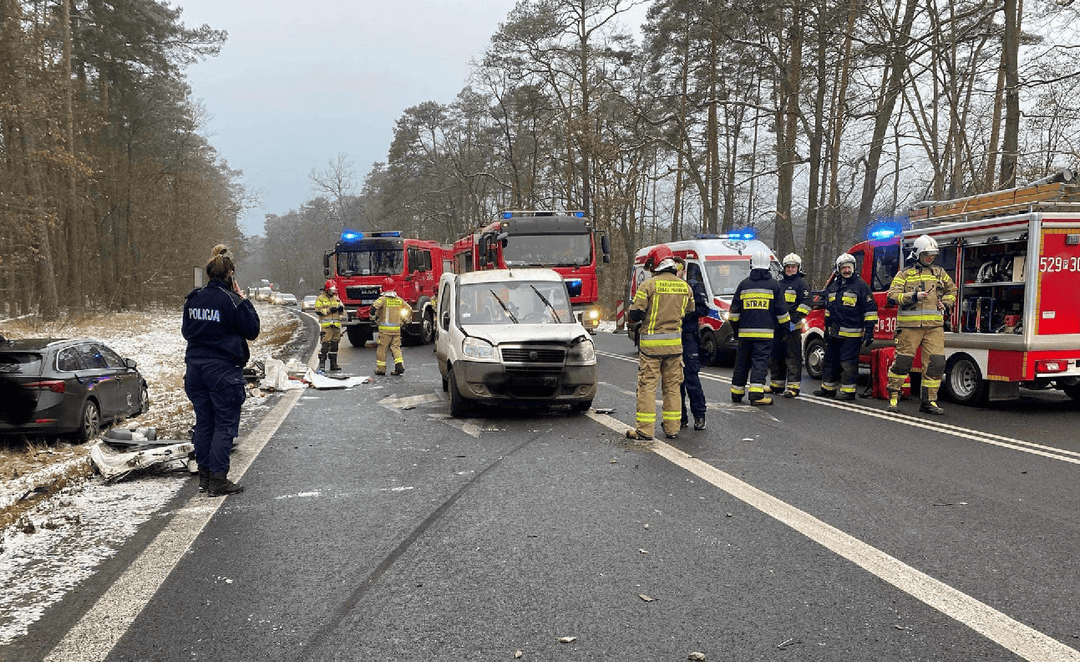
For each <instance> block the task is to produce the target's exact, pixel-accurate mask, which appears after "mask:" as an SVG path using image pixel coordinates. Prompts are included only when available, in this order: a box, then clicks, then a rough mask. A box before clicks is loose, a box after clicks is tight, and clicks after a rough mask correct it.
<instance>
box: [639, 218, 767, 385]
mask: <svg viewBox="0 0 1080 662" xmlns="http://www.w3.org/2000/svg"><path fill="white" fill-rule="evenodd" d="M667 247H668V248H670V249H671V252H672V253H674V254H675V255H676V256H677V257H681V258H683V260H685V264H686V275H687V280H700V281H701V282H702V283H703V284H704V285H705V292H706V294H708V295H709V316H708V317H703V318H701V320H700V321H699V322H698V334H699V338H700V340H701V361H702V363H703V364H704V365H716V364H717V363H719V362H721V361H722V360H723V359H725V358H731V357H733V356H734V355H735V350H736V349H737V348H738V341H737V339H736V338H735V337H734V334H733V333H732V331H731V325H730V324H728V323H727V319H728V309H729V308H730V307H731V297H732V295H734V294H735V288H737V287H738V286H739V283H741V282H742V280H743V279H744V278H746V277H747V276H749V275H750V256H751V255H753V254H754V253H756V252H757V251H765V252H766V253H768V255H769V261H770V262H771V263H772V265H773V266H772V270H773V272H774V275H776V274H779V272H780V264H779V262H777V260H776V256H775V255H774V254H773V252H772V249H770V248H769V247H768V246H766V245H765V244H764V243H762V242H760V241H758V240H757V239H756V238H755V233H754V232H753V231H752V230H745V231H740V232H733V233H728V234H699V235H697V236H696V237H695V238H694V239H691V240H688V241H672V242H668V243H667ZM653 248H655V246H646V247H645V248H642V249H641V250H639V251H638V252H637V255H636V256H635V257H634V274H633V276H632V277H631V280H630V299H631V301H632V300H633V298H634V294H635V293H636V292H637V288H638V285H640V284H641V283H643V282H644V281H645V279H647V278H649V277H650V276H652V274H651V273H649V272H648V271H646V269H645V257H646V256H647V255H648V254H649V251H651V250H652V249H653ZM638 326H639V325H638V324H634V323H630V324H628V325H627V328H626V333H627V335H628V336H629V337H630V339H631V340H633V341H634V344H635V345H636V344H637V343H638Z"/></svg>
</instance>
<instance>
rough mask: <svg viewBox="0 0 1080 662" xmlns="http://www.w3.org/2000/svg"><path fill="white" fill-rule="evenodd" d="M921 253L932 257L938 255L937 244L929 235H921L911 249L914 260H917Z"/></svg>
mask: <svg viewBox="0 0 1080 662" xmlns="http://www.w3.org/2000/svg"><path fill="white" fill-rule="evenodd" d="M923 253H933V254H934V255H937V253H938V247H937V242H936V241H934V238H933V237H931V236H930V235H926V234H924V235H921V236H920V237H919V238H918V239H916V240H915V244H914V245H913V246H912V247H911V254H912V255H913V256H915V259H918V258H919V256H920V255H922V254H923Z"/></svg>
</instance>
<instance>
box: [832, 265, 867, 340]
mask: <svg viewBox="0 0 1080 662" xmlns="http://www.w3.org/2000/svg"><path fill="white" fill-rule="evenodd" d="M825 300H826V303H825V328H826V329H827V330H828V332H829V335H831V336H833V337H840V338H862V337H863V334H865V333H866V332H867V331H869V332H873V330H874V325H876V324H877V321H878V309H877V302H876V301H874V294H873V292H871V291H870V286H869V285H867V284H866V281H864V280H863V279H862V278H859V276H858V275H857V274H852V275H851V278H846V279H845V278H844V277H843V276H841V275H840V274H839V273H838V274H836V277H835V278H833V280H832V282H831V283H829V286H828V287H826V288H825Z"/></svg>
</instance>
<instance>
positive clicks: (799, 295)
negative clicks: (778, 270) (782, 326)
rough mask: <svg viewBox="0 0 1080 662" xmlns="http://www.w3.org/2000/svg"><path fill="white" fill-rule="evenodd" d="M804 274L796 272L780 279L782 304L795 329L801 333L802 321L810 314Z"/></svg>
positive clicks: (808, 291) (808, 295)
mask: <svg viewBox="0 0 1080 662" xmlns="http://www.w3.org/2000/svg"><path fill="white" fill-rule="evenodd" d="M804 276H805V274H803V272H801V271H800V272H798V273H797V274H795V275H794V276H788V275H787V274H784V276H783V278H781V279H780V289H781V290H783V291H784V303H786V304H787V309H788V314H789V315H791V322H792V323H793V324H794V325H795V329H797V330H799V331H801V330H802V328H803V326H804V325H803V320H804V319H805V318H806V316H807V315H808V314H809V313H810V287H809V286H807V284H806V279H805V278H804Z"/></svg>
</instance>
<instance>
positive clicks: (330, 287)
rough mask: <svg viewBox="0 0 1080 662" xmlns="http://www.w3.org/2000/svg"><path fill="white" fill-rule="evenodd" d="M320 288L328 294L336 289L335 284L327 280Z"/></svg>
mask: <svg viewBox="0 0 1080 662" xmlns="http://www.w3.org/2000/svg"><path fill="white" fill-rule="evenodd" d="M322 288H323V289H324V290H326V291H327V292H329V291H330V290H336V289H337V283H335V282H334V281H332V280H328V281H326V282H325V283H323V286H322Z"/></svg>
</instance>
